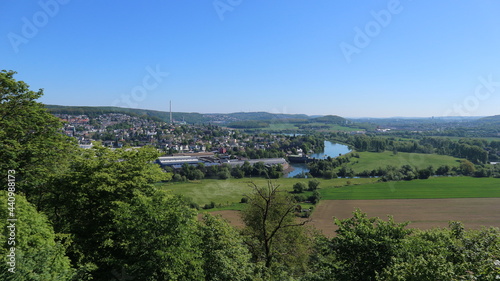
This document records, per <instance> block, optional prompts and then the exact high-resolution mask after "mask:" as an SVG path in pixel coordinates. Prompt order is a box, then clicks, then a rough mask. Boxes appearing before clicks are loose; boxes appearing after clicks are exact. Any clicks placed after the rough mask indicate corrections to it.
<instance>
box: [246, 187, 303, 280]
mask: <svg viewBox="0 0 500 281" xmlns="http://www.w3.org/2000/svg"><path fill="white" fill-rule="evenodd" d="M251 187H252V188H253V190H254V192H253V194H252V195H250V196H248V198H249V203H248V205H247V206H246V208H245V210H243V211H242V219H243V221H244V222H245V225H246V226H245V228H244V230H243V233H244V234H245V235H246V236H247V240H246V243H247V244H248V245H249V246H250V250H251V252H252V254H253V258H254V260H255V261H257V262H263V264H264V266H265V268H267V269H270V268H271V267H275V268H280V266H285V267H287V268H289V270H291V271H300V270H303V269H304V266H305V263H306V260H307V256H308V255H307V251H308V245H309V242H308V239H307V237H306V235H305V229H304V228H303V227H302V226H303V225H305V224H306V223H307V222H308V221H303V222H300V223H298V222H296V221H295V216H294V212H295V209H296V206H297V203H296V202H295V201H294V200H293V198H291V196H290V194H288V193H287V192H282V191H280V190H279V185H275V184H274V183H273V182H271V181H270V180H269V181H268V183H267V186H266V187H258V186H257V185H255V184H254V183H252V185H251Z"/></svg>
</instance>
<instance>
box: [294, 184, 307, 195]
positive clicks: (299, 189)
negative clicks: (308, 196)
mask: <svg viewBox="0 0 500 281" xmlns="http://www.w3.org/2000/svg"><path fill="white" fill-rule="evenodd" d="M305 189H306V184H305V183H303V182H297V183H295V184H294V185H293V192H295V193H302V192H304V190H305Z"/></svg>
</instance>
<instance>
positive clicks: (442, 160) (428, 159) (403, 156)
mask: <svg viewBox="0 0 500 281" xmlns="http://www.w3.org/2000/svg"><path fill="white" fill-rule="evenodd" d="M358 154H359V159H358V158H352V159H351V162H350V163H349V164H347V167H350V168H352V169H353V171H354V172H356V173H359V172H362V171H364V170H373V169H377V168H379V167H386V166H394V167H400V166H403V165H410V166H414V167H416V168H418V169H423V168H426V167H428V166H433V167H434V168H438V167H439V166H442V165H448V166H450V167H453V166H458V165H459V161H460V159H459V158H455V157H452V156H447V155H438V154H423V153H405V152H399V153H397V154H394V153H392V152H390V151H385V152H359V153H358Z"/></svg>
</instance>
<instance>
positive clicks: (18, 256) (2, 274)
mask: <svg viewBox="0 0 500 281" xmlns="http://www.w3.org/2000/svg"><path fill="white" fill-rule="evenodd" d="M15 198H16V200H15V203H16V204H15V210H14V212H15V215H16V216H15V218H16V219H17V221H14V222H8V221H7V218H8V217H7V214H8V213H7V212H6V210H7V207H8V206H7V202H8V201H7V192H5V191H0V208H1V210H2V211H1V212H0V221H1V222H2V223H1V225H2V231H1V232H0V241H2V247H1V248H0V252H1V255H2V263H1V265H0V279H1V280H6V281H7V280H16V281H23V280H26V281H31V280H40V281H42V280H70V279H71V278H72V276H73V274H74V270H73V269H72V268H71V266H70V261H69V258H68V257H66V256H65V251H66V245H64V244H63V243H62V242H60V241H59V239H58V238H57V236H56V235H55V234H54V230H53V229H52V227H51V226H50V223H49V221H48V220H47V218H46V217H45V216H44V215H43V214H41V213H39V212H37V211H36V209H35V207H34V206H33V205H31V204H30V203H28V202H27V201H26V199H25V198H24V196H22V195H20V194H17V195H16V196H15ZM9 218H10V217H9ZM11 223H13V224H14V226H15V228H14V229H13V231H14V233H15V235H14V236H12V234H11V233H10V231H7V225H9V224H11ZM8 237H14V238H15V239H14V240H13V241H14V242H15V244H12V245H8V244H7V241H8ZM11 247H14V248H15V251H14V253H15V273H11V272H9V271H8V268H9V267H10V266H9V265H8V264H7V254H9V253H10V249H11Z"/></svg>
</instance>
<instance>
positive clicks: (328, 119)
mask: <svg viewBox="0 0 500 281" xmlns="http://www.w3.org/2000/svg"><path fill="white" fill-rule="evenodd" d="M309 121H310V122H317V123H326V124H339V125H345V124H347V123H349V122H350V121H349V120H347V119H345V118H343V117H340V116H337V115H326V116H321V117H316V118H312V119H310V120H309Z"/></svg>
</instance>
